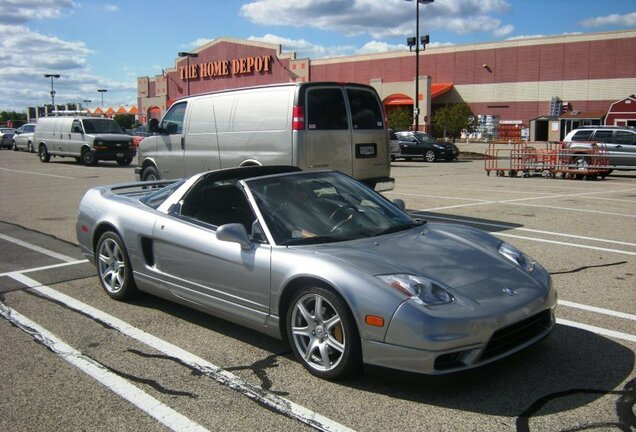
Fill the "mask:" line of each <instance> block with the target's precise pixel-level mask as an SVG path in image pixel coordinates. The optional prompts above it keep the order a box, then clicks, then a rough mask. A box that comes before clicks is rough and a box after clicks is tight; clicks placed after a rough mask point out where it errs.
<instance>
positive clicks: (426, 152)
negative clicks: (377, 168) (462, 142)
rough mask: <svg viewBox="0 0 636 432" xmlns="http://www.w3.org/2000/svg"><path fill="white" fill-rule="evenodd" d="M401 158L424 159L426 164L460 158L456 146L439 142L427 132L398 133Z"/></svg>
mask: <svg viewBox="0 0 636 432" xmlns="http://www.w3.org/2000/svg"><path fill="white" fill-rule="evenodd" d="M397 136H398V139H399V140H400V153H401V155H400V156H401V157H403V158H404V159H407V160H410V159H413V158H420V157H421V158H423V159H424V160H425V161H426V162H435V161H438V160H447V161H452V160H455V159H457V157H458V156H459V149H458V148H457V146H456V145H455V144H452V143H446V142H442V141H438V140H436V139H435V138H433V137H432V136H430V135H429V134H427V133H425V132H410V131H407V132H397Z"/></svg>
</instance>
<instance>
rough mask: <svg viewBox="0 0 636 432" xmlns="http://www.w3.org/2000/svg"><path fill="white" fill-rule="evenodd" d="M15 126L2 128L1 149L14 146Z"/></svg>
mask: <svg viewBox="0 0 636 432" xmlns="http://www.w3.org/2000/svg"><path fill="white" fill-rule="evenodd" d="M14 133H15V129H14V128H0V149H1V148H11V147H12V146H13V141H12V140H13V134H14Z"/></svg>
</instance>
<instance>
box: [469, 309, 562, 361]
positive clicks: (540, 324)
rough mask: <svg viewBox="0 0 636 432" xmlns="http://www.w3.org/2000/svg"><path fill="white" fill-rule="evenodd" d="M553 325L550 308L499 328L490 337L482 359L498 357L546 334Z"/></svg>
mask: <svg viewBox="0 0 636 432" xmlns="http://www.w3.org/2000/svg"><path fill="white" fill-rule="evenodd" d="M551 325H552V315H551V311H550V310H549V309H548V310H545V311H543V312H541V313H539V314H537V315H533V316H531V317H529V318H526V319H525V320H523V321H519V322H518V323H515V324H513V325H511V326H508V327H505V328H503V329H500V330H497V331H496V332H495V333H494V334H493V335H492V337H491V338H490V341H489V342H488V345H486V349H484V352H483V353H482V355H481V360H487V359H490V358H493V357H497V356H499V355H501V354H504V353H506V352H508V351H511V350H514V349H515V348H516V347H518V346H520V345H523V344H524V343H526V342H528V341H529V340H532V339H534V338H536V337H537V336H540V335H541V334H544V333H545V332H546V331H547V330H549V329H550V326H551Z"/></svg>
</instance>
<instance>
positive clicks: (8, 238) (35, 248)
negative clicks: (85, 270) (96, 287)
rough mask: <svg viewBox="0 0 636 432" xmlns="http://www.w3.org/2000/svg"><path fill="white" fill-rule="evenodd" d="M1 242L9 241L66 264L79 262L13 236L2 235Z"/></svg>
mask: <svg viewBox="0 0 636 432" xmlns="http://www.w3.org/2000/svg"><path fill="white" fill-rule="evenodd" d="M0 240H5V241H8V242H10V243H13V244H16V245H18V246H22V247H24V248H27V249H31V250H33V251H36V252H39V253H41V254H43V255H47V256H50V257H51V258H55V259H59V260H60V261H66V262H73V261H77V258H72V257H70V256H66V255H62V254H59V253H57V252H53V251H51V250H48V249H45V248H43V247H40V246H37V245H34V244H31V243H27V242H25V241H22V240H20V239H17V238H15V237H11V236H8V235H5V234H0Z"/></svg>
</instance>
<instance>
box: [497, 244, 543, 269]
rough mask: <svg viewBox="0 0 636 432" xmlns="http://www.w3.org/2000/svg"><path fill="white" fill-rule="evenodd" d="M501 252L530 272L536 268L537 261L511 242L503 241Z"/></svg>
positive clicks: (500, 247)
mask: <svg viewBox="0 0 636 432" xmlns="http://www.w3.org/2000/svg"><path fill="white" fill-rule="evenodd" d="M499 253H500V254H502V255H503V256H505V257H506V258H508V259H509V260H510V261H512V262H513V263H515V264H517V265H518V266H519V267H521V268H522V269H524V270H526V271H528V272H532V271H533V270H534V265H535V261H534V260H533V259H532V258H530V257H529V256H528V255H526V254H524V253H523V252H521V251H520V250H519V249H517V248H516V247H514V246H513V245H511V244H510V243H506V242H504V241H502V242H501V243H500V244H499Z"/></svg>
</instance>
